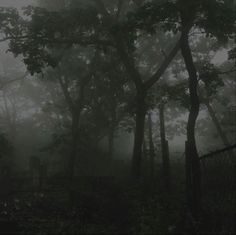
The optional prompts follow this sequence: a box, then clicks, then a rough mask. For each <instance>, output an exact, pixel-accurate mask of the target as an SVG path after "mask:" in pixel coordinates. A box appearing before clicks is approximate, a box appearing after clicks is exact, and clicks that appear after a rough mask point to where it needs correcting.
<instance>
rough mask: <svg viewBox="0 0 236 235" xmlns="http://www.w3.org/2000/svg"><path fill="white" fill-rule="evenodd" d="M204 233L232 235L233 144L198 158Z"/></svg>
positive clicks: (235, 207) (235, 192)
mask: <svg viewBox="0 0 236 235" xmlns="http://www.w3.org/2000/svg"><path fill="white" fill-rule="evenodd" d="M201 166H202V209H203V225H204V234H235V232H236V230H235V221H236V145H233V146H231V147H228V148H225V149H222V150H219V151H216V152H213V153H210V154H207V155H205V156H202V157H201Z"/></svg>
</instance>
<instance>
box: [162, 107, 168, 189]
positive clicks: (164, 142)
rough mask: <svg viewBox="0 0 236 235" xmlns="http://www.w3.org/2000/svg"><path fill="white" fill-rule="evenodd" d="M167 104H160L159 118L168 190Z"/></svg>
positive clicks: (164, 171)
mask: <svg viewBox="0 0 236 235" xmlns="http://www.w3.org/2000/svg"><path fill="white" fill-rule="evenodd" d="M164 108H165V105H164V104H163V103H161V104H160V106H159V119H160V137H161V151H162V164H163V167H162V170H163V177H164V182H165V188H166V190H167V191H169V190H170V160H169V146H168V141H167V140H166V131H165V116H164Z"/></svg>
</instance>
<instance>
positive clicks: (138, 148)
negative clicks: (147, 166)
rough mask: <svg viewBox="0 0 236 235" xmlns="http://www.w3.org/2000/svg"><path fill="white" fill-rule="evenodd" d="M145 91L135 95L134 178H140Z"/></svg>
mask: <svg viewBox="0 0 236 235" xmlns="http://www.w3.org/2000/svg"><path fill="white" fill-rule="evenodd" d="M145 98H146V92H145V91H143V90H141V91H138V93H137V97H136V102H137V103H136V119H135V124H136V125H135V135H134V149H133V158H132V176H133V177H134V179H136V180H139V179H140V178H141V162H142V146H143V138H144V126H145V115H146V104H145Z"/></svg>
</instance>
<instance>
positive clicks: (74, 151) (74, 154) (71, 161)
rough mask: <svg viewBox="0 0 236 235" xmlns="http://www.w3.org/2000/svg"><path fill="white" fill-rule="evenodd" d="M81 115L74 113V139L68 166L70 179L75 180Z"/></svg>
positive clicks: (72, 126) (72, 128) (72, 130)
mask: <svg viewBox="0 0 236 235" xmlns="http://www.w3.org/2000/svg"><path fill="white" fill-rule="evenodd" d="M79 117H80V115H72V125H71V132H72V141H71V152H70V156H69V166H68V177H69V180H70V181H73V178H74V175H75V163H76V157H77V144H78V139H79V130H78V128H79Z"/></svg>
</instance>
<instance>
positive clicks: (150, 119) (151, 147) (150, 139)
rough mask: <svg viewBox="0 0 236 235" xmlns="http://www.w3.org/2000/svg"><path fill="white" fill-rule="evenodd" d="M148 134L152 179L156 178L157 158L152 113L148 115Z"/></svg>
mask: <svg viewBox="0 0 236 235" xmlns="http://www.w3.org/2000/svg"><path fill="white" fill-rule="evenodd" d="M148 132H149V133H148V134H149V156H150V177H151V179H153V177H154V172H155V171H154V158H155V149H154V144H153V138H152V134H153V133H152V115H151V112H149V113H148Z"/></svg>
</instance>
